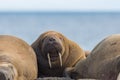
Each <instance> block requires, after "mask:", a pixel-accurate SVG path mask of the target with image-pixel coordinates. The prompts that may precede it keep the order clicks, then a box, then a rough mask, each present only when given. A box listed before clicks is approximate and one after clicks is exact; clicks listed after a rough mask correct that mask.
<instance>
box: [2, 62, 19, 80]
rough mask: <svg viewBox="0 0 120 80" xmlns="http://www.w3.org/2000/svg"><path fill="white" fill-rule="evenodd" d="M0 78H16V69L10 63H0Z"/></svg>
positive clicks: (7, 79)
mask: <svg viewBox="0 0 120 80" xmlns="http://www.w3.org/2000/svg"><path fill="white" fill-rule="evenodd" d="M0 79H1V80H17V70H16V68H15V67H14V66H13V65H12V64H10V63H4V62H2V63H0Z"/></svg>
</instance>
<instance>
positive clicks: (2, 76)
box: [0, 72, 7, 80]
mask: <svg viewBox="0 0 120 80" xmlns="http://www.w3.org/2000/svg"><path fill="white" fill-rule="evenodd" d="M0 80H7V78H6V76H5V74H4V73H3V72H0Z"/></svg>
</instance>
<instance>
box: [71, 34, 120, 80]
mask: <svg viewBox="0 0 120 80" xmlns="http://www.w3.org/2000/svg"><path fill="white" fill-rule="evenodd" d="M119 73H120V34H114V35H111V36H109V37H107V38H105V39H104V40H102V41H101V42H100V43H99V44H98V45H97V46H96V47H95V48H94V49H93V50H92V52H91V53H90V54H89V55H88V57H87V58H86V59H84V60H82V61H79V62H78V63H77V64H76V66H75V67H74V68H73V69H72V70H71V71H70V73H69V74H70V76H71V77H72V78H76V79H77V78H94V79H100V80H117V76H118V74H119ZM118 80H119V79H118Z"/></svg>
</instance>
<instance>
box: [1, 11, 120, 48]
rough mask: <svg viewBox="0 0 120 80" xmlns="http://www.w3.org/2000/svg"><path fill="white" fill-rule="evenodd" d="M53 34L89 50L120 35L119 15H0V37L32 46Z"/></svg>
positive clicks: (73, 13)
mask: <svg viewBox="0 0 120 80" xmlns="http://www.w3.org/2000/svg"><path fill="white" fill-rule="evenodd" d="M48 30H55V31H58V32H60V33H62V34H63V35H65V36H66V37H67V38H69V39H70V40H72V41H74V42H76V43H77V44H79V46H81V47H82V48H83V49H85V50H92V49H93V48H94V47H95V46H96V45H97V44H98V43H99V42H100V41H101V40H102V39H104V38H105V37H107V36H109V35H111V34H120V13H111V12H110V13H104V12H100V13H99V12H97V13H89V12H86V13H84V12H66V13H65V12H57V13H55V12H32V13H31V12H30V13H29V12H28V13H24V12H21V13H0V34H2V35H13V36H17V37H19V38H21V39H23V40H25V41H26V42H27V43H28V44H30V45H31V44H32V43H33V42H34V41H35V40H36V39H37V38H38V37H39V36H40V34H42V33H43V32H45V31H48Z"/></svg>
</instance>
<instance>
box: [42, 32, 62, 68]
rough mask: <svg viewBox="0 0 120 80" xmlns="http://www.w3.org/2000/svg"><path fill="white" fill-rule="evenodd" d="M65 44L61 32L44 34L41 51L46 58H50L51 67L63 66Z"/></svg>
mask: <svg viewBox="0 0 120 80" xmlns="http://www.w3.org/2000/svg"><path fill="white" fill-rule="evenodd" d="M63 45H64V44H63V38H62V35H61V34H59V33H57V32H54V31H53V32H49V33H45V34H44V37H43V38H42V45H41V51H42V55H43V56H44V58H45V59H47V60H48V64H49V67H50V68H55V67H62V64H63V63H62V55H63V53H64V46H63Z"/></svg>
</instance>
